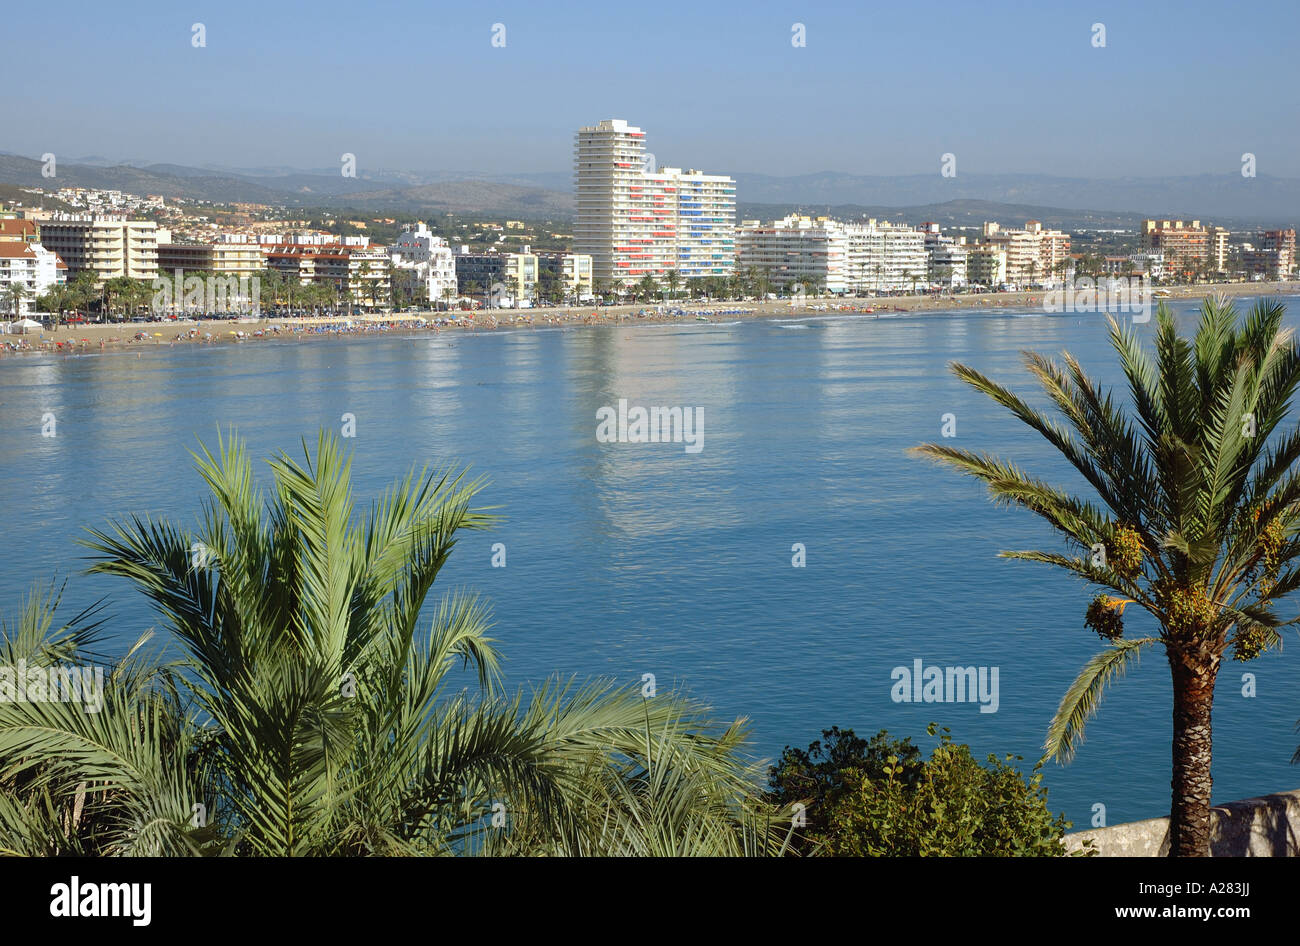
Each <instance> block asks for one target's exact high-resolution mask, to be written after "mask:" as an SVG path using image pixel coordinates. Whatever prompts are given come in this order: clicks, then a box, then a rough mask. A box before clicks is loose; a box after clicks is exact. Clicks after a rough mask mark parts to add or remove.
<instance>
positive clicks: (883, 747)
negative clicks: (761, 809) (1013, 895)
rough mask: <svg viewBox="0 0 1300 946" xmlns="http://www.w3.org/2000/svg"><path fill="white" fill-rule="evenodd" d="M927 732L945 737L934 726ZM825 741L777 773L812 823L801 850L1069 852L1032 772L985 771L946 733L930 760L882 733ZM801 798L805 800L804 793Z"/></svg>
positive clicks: (787, 800) (997, 765) (791, 753)
mask: <svg viewBox="0 0 1300 946" xmlns="http://www.w3.org/2000/svg"><path fill="white" fill-rule="evenodd" d="M927 732H928V733H929V734H930V735H932V736H933V735H935V733H936V732H939V730H938V728H937V727H936V726H935V724H933V723H932V724H930V726H929V728H928V729H927ZM823 736H824V737H825V738H826V740H827V744H826V745H823V744H822V743H820V742H814V743H813V744H812V745H810V746H809V748H808V751H807V752H804V751H802V750H797V749H789V748H787V749H786V751H785V753H783V755H782V757H781V761H780V763H779V764H778V765H777V766H775V767H773V768H772V769H771V772H770V782H771V786H772V795H773V796H774V800H777V801H779V802H781V803H782V804H791V803H793V802H794V801H795V800H797V799H799V798H802V799H804V800H805V804H806V805H807V816H806V820H807V825H806V827H805V828H804V829H803V836H802V838H801V845H800V849H801V850H802V851H803V852H805V853H808V852H810V851H812V850H820V851H822V852H823V853H827V854H831V855H836V856H845V857H863V856H871V857H874V856H891V857H969V856H992V857H999V856H1000V857H1008V856H1044V855H1049V856H1050V855H1060V854H1063V853H1064V847H1063V845H1062V843H1061V838H1062V837H1063V835H1064V834H1065V829H1066V828H1068V827H1069V826H1070V825H1069V822H1067V821H1066V820H1065V818H1064V816H1063V815H1059V814H1057V815H1053V814H1052V813H1051V812H1050V811H1049V810H1048V808H1047V790H1046V789H1045V788H1044V787H1043V785H1042V773H1041V771H1040V768H1039V766H1035V768H1034V769H1033V772H1032V774H1031V775H1030V777H1029V778H1028V780H1026V778H1025V776H1024V775H1023V774H1022V773H1021V772H1020V770H1019V769H1017V768H1016V767H1015V766H1014V765H1012V764H1011V763H1012V762H1013V761H1020V757H1019V756H1010V755H1009V756H1006V757H1005V759H998V758H997V756H995V755H990V756H989V757H988V763H987V765H981V764H980V763H979V762H978V761H977V760H976V759H975V757H974V756H972V755H971V751H970V747H969V746H966V745H958V744H954V743H953V741H952V737H951V736H950V735H949V733H948V730H946V729H944V730H942V732H941V735H940V741H939V745H938V746H936V747H935V749H934V752H933V753H931V755H930V758H929V759H924V758H922V756H921V753H920V752H919V750H918V749H917V748H916V746H914V745H912V743H911V741H910V740H908V739H903V740H890V738H889V734H888V733H887V732H885V731H881V732H880V733H878V734H877V735H876V736H875V737H873V738H872V739H871V740H870V741H866V740H862V739H858V738H857V737H856V736H855V735H854V734H853V731H852V730H843V731H841V730H839V729H838V728H835V729H830V730H826V731H825V732H824V733H823ZM800 793H802V794H800Z"/></svg>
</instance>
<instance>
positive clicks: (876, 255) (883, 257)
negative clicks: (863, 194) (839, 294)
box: [844, 218, 928, 294]
mask: <svg viewBox="0 0 1300 946" xmlns="http://www.w3.org/2000/svg"><path fill="white" fill-rule="evenodd" d="M844 232H845V236H846V237H847V252H848V260H847V267H846V269H847V272H846V277H847V280H848V288H849V291H850V292H852V293H855V294H862V293H880V292H900V291H904V290H906V291H909V292H910V291H912V290H914V289H917V288H918V287H920V286H923V285H925V282H926V270H927V265H928V257H927V256H926V252H925V234H924V233H922V232H921V231H920V230H917V229H915V228H914V227H909V226H907V225H906V224H901V223H898V224H892V223H889V222H888V221H886V220H880V221H877V220H876V219H874V218H872V219H869V220H868V221H867V222H866V223H864V224H863V223H848V224H844Z"/></svg>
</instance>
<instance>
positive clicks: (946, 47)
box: [0, 0, 1300, 177]
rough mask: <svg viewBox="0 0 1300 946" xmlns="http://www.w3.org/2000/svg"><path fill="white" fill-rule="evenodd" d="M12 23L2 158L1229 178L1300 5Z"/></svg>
mask: <svg viewBox="0 0 1300 946" xmlns="http://www.w3.org/2000/svg"><path fill="white" fill-rule="evenodd" d="M4 16H5V22H6V26H7V27H11V28H12V34H11V35H10V36H9V37H7V39H8V41H7V42H5V43H4V44H3V45H4V48H5V59H6V67H5V70H4V71H5V79H6V86H7V92H8V94H6V95H4V96H2V97H0V150H5V151H12V152H16V153H20V154H27V155H30V156H33V157H35V156H38V155H40V154H42V153H44V152H46V151H50V152H54V153H55V154H57V155H60V156H64V158H65V160H71V159H74V158H76V157H80V156H84V155H103V156H106V157H110V158H115V159H128V160H131V159H145V160H156V161H169V162H176V163H184V164H198V163H203V162H213V163H220V164H226V165H231V166H241V167H252V166H261V165H290V166H295V167H337V166H338V163H339V156H340V155H341V154H342V153H343V152H351V153H354V154H356V155H357V160H358V166H359V168H360V169H361V170H362V171H364V170H365V169H366V168H367V167H371V168H373V167H389V168H408V169H420V170H446V171H463V170H470V169H473V170H481V171H487V172H491V173H507V172H525V171H563V170H567V169H568V168H569V167H570V164H571V160H572V159H571V150H572V135H573V131H574V130H575V129H576V128H577V127H579V126H580V125H583V124H589V123H592V122H595V121H597V120H599V119H601V118H608V117H620V118H626V119H628V120H629V121H632V122H634V123H636V124H639V125H640V126H641V127H642V128H644V129H645V130H646V132H647V134H648V142H649V148H650V150H651V151H653V152H654V153H655V154H656V156H657V158H658V162H659V164H661V165H663V164H672V165H684V166H690V167H698V168H701V169H704V170H710V171H716V172H723V173H734V172H760V173H769V174H781V175H787V174H801V173H810V172H816V171H823V170H833V171H844V172H849V173H857V174H909V173H931V172H933V171H935V170H937V167H938V162H939V156H940V155H941V154H943V153H944V152H952V153H954V154H956V155H957V159H958V167H959V169H960V171H962V172H965V173H979V172H987V173H1039V174H1054V175H1063V176H1092V177H1123V176H1166V175H1182V174H1200V173H1220V172H1222V173H1236V172H1237V170H1238V169H1239V168H1240V163H1241V155H1242V153H1243V152H1247V151H1249V152H1252V153H1254V154H1255V155H1256V157H1257V161H1258V172H1259V173H1260V174H1261V175H1273V176H1283V177H1300V81H1298V78H1300V77H1298V76H1297V73H1296V70H1295V66H1294V63H1295V62H1296V59H1297V57H1296V49H1297V45H1300V3H1296V2H1295V0H1279V2H1272V0H1269V2H1252V3H1249V4H1242V5H1233V4H1223V3H1210V2H1199V0H1181V2H1140V0H1138V2H1134V0H1129V2H1085V3H1080V2H1073V0H1071V2H1064V3H1061V2H1053V0H1042V2H1038V3H1011V2H999V0H984V2H971V0H959V2H949V0H928V2H923V3H915V4H904V3H898V2H896V0H895V2H891V3H870V4H860V3H821V2H808V0H797V2H780V3H776V2H767V0H748V2H734V3H733V2H730V0H727V2H697V3H681V2H674V0H664V2H647V0H633V2H611V3H604V4H597V3H576V2H565V0H547V2H531V3H506V2H488V3H486V4H480V3H477V2H459V3H455V4H444V3H433V2H395V0H313V2H309V3H297V2H294V3H286V2H275V0H263V2H246V0H221V2H191V0H169V2H165V3H163V2H159V3H154V2H126V3H104V2H93V3H92V2H61V3H57V4H56V3H40V4H38V3H24V4H21V5H18V4H6V9H5V14H4ZM1096 22H1101V23H1104V24H1105V27H1106V42H1107V45H1106V47H1105V48H1103V49H1098V48H1094V47H1093V46H1092V44H1091V37H1092V29H1091V27H1092V24H1093V23H1096ZM194 23H203V24H204V26H205V27H206V34H207V46H206V48H202V49H196V48H194V47H193V46H192V45H191V26H192V24H194ZM494 23H503V24H504V25H505V27H506V34H505V36H506V45H505V47H504V48H494V47H493V46H492V45H491V42H490V40H491V35H492V26H493V24H494ZM795 23H802V24H804V25H805V27H806V35H807V45H806V47H804V48H795V47H793V46H792V45H791V35H792V25H793V24H795ZM7 32H8V30H7Z"/></svg>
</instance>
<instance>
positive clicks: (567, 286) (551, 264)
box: [537, 253, 594, 299]
mask: <svg viewBox="0 0 1300 946" xmlns="http://www.w3.org/2000/svg"><path fill="white" fill-rule="evenodd" d="M537 265H538V267H539V275H538V279H539V280H540V279H543V278H549V279H553V280H555V282H556V284H557V285H558V286H559V287H560V290H561V292H563V294H564V295H566V296H570V295H571V296H576V297H577V298H578V299H590V298H591V295H592V287H593V285H594V284H593V282H592V263H591V257H590V256H588V255H587V254H585V253H539V254H537Z"/></svg>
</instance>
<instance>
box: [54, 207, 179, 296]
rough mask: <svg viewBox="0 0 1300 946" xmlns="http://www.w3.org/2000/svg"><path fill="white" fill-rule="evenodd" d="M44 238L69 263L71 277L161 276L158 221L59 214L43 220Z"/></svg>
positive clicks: (100, 278) (100, 279)
mask: <svg viewBox="0 0 1300 946" xmlns="http://www.w3.org/2000/svg"><path fill="white" fill-rule="evenodd" d="M40 241H41V243H42V244H43V245H44V246H45V248H46V249H48V250H50V251H51V252H53V253H57V254H58V256H59V258H60V259H62V260H63V261H64V262H65V263H66V264H67V266H68V277H69V278H70V279H75V278H76V277H77V276H80V275H81V274H82V273H91V274H92V275H93V276H94V277H95V282H96V284H102V283H103V282H104V281H105V280H107V279H116V278H119V277H127V278H130V279H145V280H150V281H152V280H153V279H155V278H156V277H157V276H158V225H157V224H155V223H154V222H153V221H150V220H128V219H126V217H124V216H121V215H102V216H92V215H72V214H58V215H55V216H54V217H51V218H50V219H49V220H46V221H44V222H42V223H41V224H40Z"/></svg>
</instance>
